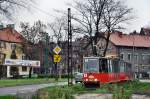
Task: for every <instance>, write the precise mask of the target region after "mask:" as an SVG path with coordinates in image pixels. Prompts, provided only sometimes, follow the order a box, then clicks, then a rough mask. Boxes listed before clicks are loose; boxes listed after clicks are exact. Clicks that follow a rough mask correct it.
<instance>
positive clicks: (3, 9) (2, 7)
mask: <svg viewBox="0 0 150 99" xmlns="http://www.w3.org/2000/svg"><path fill="white" fill-rule="evenodd" d="M32 3H34V0H0V15H1V16H4V17H6V18H9V19H11V18H12V15H13V14H14V13H15V12H17V11H18V10H20V9H22V8H25V9H30V7H31V4H32Z"/></svg>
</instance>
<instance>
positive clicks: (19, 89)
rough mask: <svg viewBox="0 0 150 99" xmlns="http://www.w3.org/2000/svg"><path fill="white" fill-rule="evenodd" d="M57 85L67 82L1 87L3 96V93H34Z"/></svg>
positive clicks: (0, 90) (0, 93)
mask: <svg viewBox="0 0 150 99" xmlns="http://www.w3.org/2000/svg"><path fill="white" fill-rule="evenodd" d="M56 85H67V82H59V83H49V84H38V85H23V86H15V87H4V88H0V95H1V96H2V95H16V94H17V93H34V92H35V91H37V90H38V89H41V88H45V87H50V86H56Z"/></svg>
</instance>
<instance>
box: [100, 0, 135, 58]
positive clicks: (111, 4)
mask: <svg viewBox="0 0 150 99" xmlns="http://www.w3.org/2000/svg"><path fill="white" fill-rule="evenodd" d="M131 13H132V8H128V7H127V6H126V5H124V4H123V2H121V1H114V0H109V1H108V2H107V5H106V6H105V9H104V15H103V20H102V23H103V25H104V27H105V28H106V30H105V32H106V33H105V34H106V39H105V40H106V46H105V49H104V52H103V56H105V55H106V51H107V48H108V44H109V38H110V34H111V33H112V32H113V31H114V30H118V29H124V27H123V26H122V25H123V24H124V23H127V22H129V21H130V20H132V19H133V15H132V14H131Z"/></svg>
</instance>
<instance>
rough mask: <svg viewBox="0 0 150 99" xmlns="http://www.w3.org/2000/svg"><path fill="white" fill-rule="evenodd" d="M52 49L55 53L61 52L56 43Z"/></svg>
mask: <svg viewBox="0 0 150 99" xmlns="http://www.w3.org/2000/svg"><path fill="white" fill-rule="evenodd" d="M53 51H54V52H55V54H59V53H60V52H61V48H60V47H59V46H58V45H57V46H56V47H55V48H54V49H53Z"/></svg>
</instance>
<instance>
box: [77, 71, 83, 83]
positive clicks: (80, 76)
mask: <svg viewBox="0 0 150 99" xmlns="http://www.w3.org/2000/svg"><path fill="white" fill-rule="evenodd" d="M82 78H83V73H80V72H75V83H78V82H80V83H82Z"/></svg>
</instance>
